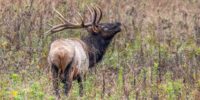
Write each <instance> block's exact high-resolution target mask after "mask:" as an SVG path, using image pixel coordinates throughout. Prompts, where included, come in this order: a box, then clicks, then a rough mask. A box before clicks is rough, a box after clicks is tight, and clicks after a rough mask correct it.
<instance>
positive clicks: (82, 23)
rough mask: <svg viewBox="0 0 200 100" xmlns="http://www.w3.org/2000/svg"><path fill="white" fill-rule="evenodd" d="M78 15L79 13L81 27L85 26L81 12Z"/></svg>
mask: <svg viewBox="0 0 200 100" xmlns="http://www.w3.org/2000/svg"><path fill="white" fill-rule="evenodd" d="M77 13H78V16H79V18H80V20H81V24H80V25H81V26H84V19H83V16H81V14H80V12H78V11H77Z"/></svg>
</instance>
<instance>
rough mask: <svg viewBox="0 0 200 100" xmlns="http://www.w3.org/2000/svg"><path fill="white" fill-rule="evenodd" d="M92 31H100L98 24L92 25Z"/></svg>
mask: <svg viewBox="0 0 200 100" xmlns="http://www.w3.org/2000/svg"><path fill="white" fill-rule="evenodd" d="M92 31H93V32H94V33H99V32H100V30H99V28H98V26H92Z"/></svg>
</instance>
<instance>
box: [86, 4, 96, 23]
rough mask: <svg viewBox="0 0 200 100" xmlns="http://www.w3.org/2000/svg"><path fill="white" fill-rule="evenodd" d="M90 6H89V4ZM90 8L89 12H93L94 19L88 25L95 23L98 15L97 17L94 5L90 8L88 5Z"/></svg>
mask: <svg viewBox="0 0 200 100" xmlns="http://www.w3.org/2000/svg"><path fill="white" fill-rule="evenodd" d="M87 7H88V6H87ZM88 9H89V12H90V14H91V16H92V18H91V19H92V21H91V22H90V23H88V24H87V25H91V24H92V25H95V21H96V17H97V12H96V11H95V9H94V7H92V9H90V8H89V7H88Z"/></svg>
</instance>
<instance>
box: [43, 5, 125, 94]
mask: <svg viewBox="0 0 200 100" xmlns="http://www.w3.org/2000/svg"><path fill="white" fill-rule="evenodd" d="M88 9H89V12H90V15H91V20H90V21H89V22H87V23H86V22H85V20H84V19H83V17H82V16H81V15H80V14H79V15H80V16H79V17H80V21H81V22H80V23H73V22H69V21H68V20H66V19H65V18H64V17H63V15H62V14H61V13H59V12H58V11H57V10H55V9H54V11H55V12H56V13H57V14H58V17H59V19H61V20H62V21H63V23H62V24H58V25H56V26H53V27H52V28H51V29H50V30H49V31H47V32H51V33H55V32H58V31H62V30H64V29H78V28H84V29H86V30H87V31H88V35H86V36H83V37H82V38H81V39H76V38H67V39H58V40H56V41H54V42H52V43H51V46H50V51H49V55H48V62H49V65H50V66H51V72H52V79H53V87H54V91H55V94H56V95H57V96H58V97H60V95H59V88H58V84H59V83H58V82H59V81H61V82H63V83H64V90H65V94H66V95H67V94H68V93H69V90H70V89H71V87H72V81H73V80H77V81H78V83H79V93H80V96H82V95H83V83H82V81H83V78H84V77H85V74H86V72H87V71H88V69H89V68H91V67H93V66H94V65H95V64H96V63H98V62H99V61H101V59H102V57H103V55H104V54H105V51H106V48H107V47H108V45H109V44H110V42H111V40H112V38H113V37H114V36H115V35H116V33H118V32H120V31H121V28H120V26H121V24H120V23H119V22H114V23H100V20H101V18H102V10H101V9H100V8H99V7H91V8H88Z"/></svg>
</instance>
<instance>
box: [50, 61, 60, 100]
mask: <svg viewBox="0 0 200 100" xmlns="http://www.w3.org/2000/svg"><path fill="white" fill-rule="evenodd" d="M51 72H52V81H53V88H54V91H55V92H54V93H55V95H56V96H57V97H58V98H59V97H60V94H59V88H58V85H59V84H58V82H59V79H58V68H57V66H56V65H54V64H52V66H51Z"/></svg>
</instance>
